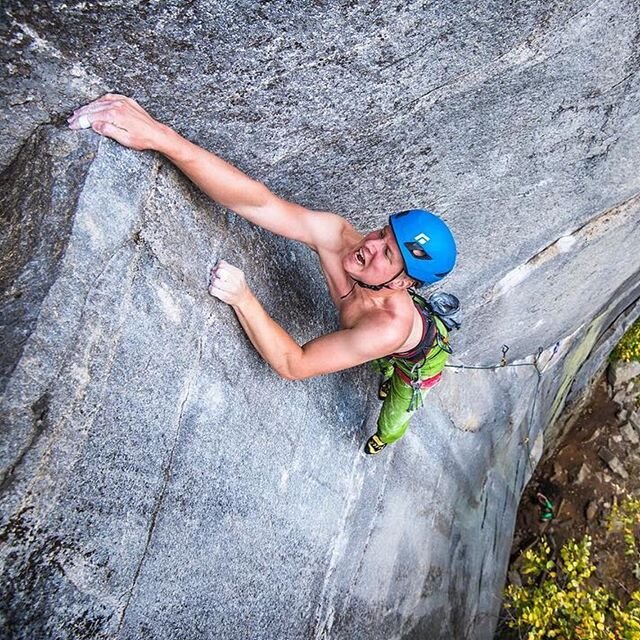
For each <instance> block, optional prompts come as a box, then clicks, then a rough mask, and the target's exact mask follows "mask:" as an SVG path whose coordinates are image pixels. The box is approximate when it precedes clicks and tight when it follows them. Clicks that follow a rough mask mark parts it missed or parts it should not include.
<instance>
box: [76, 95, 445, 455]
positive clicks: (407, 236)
mask: <svg viewBox="0 0 640 640" xmlns="http://www.w3.org/2000/svg"><path fill="white" fill-rule="evenodd" d="M68 122H69V126H70V128H71V129H74V130H77V129H84V128H89V127H91V128H92V129H93V131H95V132H96V133H98V134H100V135H103V136H108V137H110V138H113V139H114V140H116V141H117V142H119V143H120V144H122V145H124V146H126V147H129V148H131V149H136V150H145V149H146V150H153V151H157V152H159V153H161V154H162V155H164V156H165V157H166V158H168V159H169V160H170V161H171V162H172V163H173V164H174V165H175V166H176V167H177V168H178V169H180V170H181V171H182V172H183V173H184V174H185V175H186V176H187V177H188V178H190V179H191V180H192V181H193V182H194V183H195V184H196V185H197V186H198V187H199V188H200V189H201V190H202V191H204V193H206V194H207V195H208V196H209V197H211V198H212V199H213V200H214V201H215V202H217V203H218V204H220V205H221V206H223V207H226V208H228V209H230V210H232V211H234V212H235V213H237V214H238V215H240V216H242V217H243V218H245V219H247V220H249V221H250V222H252V223H254V224H257V225H259V226H261V227H263V228H264V229H266V230H268V231H271V232H272V233H276V234H279V235H281V236H284V237H286V238H290V239H292V240H298V241H300V242H303V243H304V244H306V245H307V246H309V247H310V248H311V249H312V250H313V251H315V252H316V253H317V254H318V258H319V261H320V266H321V268H322V271H323V273H324V276H325V278H326V281H327V286H328V289H329V295H330V296H331V298H332V300H333V302H334V303H335V305H336V307H337V308H338V312H339V315H340V326H341V329H340V330H339V331H336V332H333V333H329V334H327V335H323V336H320V337H318V338H315V339H314V340H311V341H310V342H307V343H306V344H305V345H303V346H300V345H298V344H297V343H296V342H295V341H294V340H293V338H291V336H290V335H289V334H288V333H287V332H286V331H285V330H284V329H283V328H282V327H281V326H280V325H279V324H278V323H276V322H275V321H274V320H273V319H272V318H271V317H270V316H269V315H268V313H267V312H266V311H265V309H264V308H263V307H262V305H261V304H260V302H258V300H257V299H256V297H255V296H254V295H253V293H252V291H251V290H250V289H249V287H248V286H247V283H246V280H245V277H244V274H243V272H242V271H241V270H240V269H238V268H236V267H234V266H232V265H231V264H229V263H227V262H225V261H224V260H220V261H219V263H218V264H217V265H216V266H215V267H214V268H213V269H212V271H211V274H210V275H211V280H210V285H209V293H210V294H211V295H212V296H214V297H216V298H219V299H220V300H222V301H223V302H226V303H227V304H229V305H231V307H232V308H233V310H234V311H235V313H236V315H237V317H238V320H239V321H240V324H241V325H242V327H243V329H244V330H245V332H246V334H247V336H248V337H249V339H250V340H251V342H252V343H253V345H254V347H255V348H256V350H257V351H258V352H259V353H260V355H261V356H262V357H263V358H264V359H265V360H266V361H267V362H268V363H269V365H271V367H273V369H275V371H276V372H277V373H278V374H279V375H281V376H282V377H284V378H286V379H289V380H301V379H304V378H309V377H311V376H317V375H322V374H326V373H331V372H335V371H340V370H342V369H347V368H349V367H354V366H357V365H360V364H363V363H365V362H369V361H375V363H374V364H375V367H376V369H377V370H378V371H379V372H380V373H382V375H383V383H382V384H381V388H380V391H379V396H380V397H381V398H382V399H384V403H383V406H382V409H381V411H380V416H379V418H378V425H377V431H376V433H375V434H373V435H372V436H371V437H370V438H369V439H368V441H367V442H366V444H365V449H364V450H365V452H366V453H368V454H374V453H378V452H380V451H382V449H383V448H384V447H386V446H387V445H388V444H390V443H392V442H395V441H396V440H398V439H399V438H401V437H402V436H403V435H404V433H405V431H406V430H407V427H408V424H409V419H410V417H411V415H412V414H413V413H414V412H415V410H416V409H417V408H418V407H419V406H420V405H421V403H422V399H423V396H424V394H425V393H426V391H427V390H428V389H429V388H430V387H432V386H433V385H434V384H435V383H436V382H438V381H439V379H440V375H441V371H442V369H443V368H444V365H445V362H446V359H447V357H448V353H449V351H450V349H449V348H448V344H447V329H446V327H445V326H444V324H443V323H442V322H441V321H440V320H439V319H438V317H437V316H435V315H433V314H432V313H431V312H430V311H429V310H428V309H427V308H426V306H425V305H424V304H423V303H421V302H420V300H422V299H421V298H419V297H418V296H412V295H410V293H409V289H410V288H413V287H416V286H421V285H423V284H433V283H434V282H437V281H438V280H440V279H441V278H443V277H444V276H445V275H446V274H447V273H449V272H450V271H451V269H452V268H453V265H454V263H455V258H456V248H455V243H454V240H453V236H452V235H451V232H450V231H449V228H448V227H447V225H446V224H445V223H444V222H443V221H442V220H441V219H440V218H439V217H437V216H435V215H434V214H432V213H429V212H427V211H424V210H421V209H418V210H411V211H405V212H401V213H396V214H394V215H392V216H390V218H389V224H386V225H384V226H383V227H382V228H381V229H378V230H376V231H372V232H371V233H369V234H367V235H365V236H362V235H361V234H360V233H359V232H358V231H356V229H355V228H354V227H353V226H352V225H351V224H349V222H347V221H346V220H345V219H344V218H342V217H341V216H339V215H336V214H334V213H328V212H325V211H312V210H310V209H306V208H304V207H302V206H299V205H296V204H293V203H290V202H287V201H286V200H283V199H281V198H279V197H278V196H276V195H274V194H273V193H272V192H271V191H269V189H268V188H267V187H266V186H264V185H263V184H261V183H260V182H257V181H255V180H253V179H251V178H249V177H248V176H247V175H246V174H244V173H242V172H241V171H240V170H238V169H236V168H235V167H233V166H232V165H230V164H228V163H227V162H225V161H224V160H222V159H221V158H219V157H218V156H216V155H214V154H213V153H210V152H208V151H205V150H204V149H202V148H200V147H198V146H196V145H195V144H193V143H191V142H189V141H187V140H186V139H185V138H183V137H182V136H180V135H179V134H178V133H176V132H175V131H173V130H172V129H170V128H169V127H167V126H166V125H163V124H161V123H160V122H158V121H156V120H154V119H153V118H152V117H151V116H150V115H149V114H148V113H147V112H146V111H145V110H144V109H143V108H142V107H140V105H138V103H137V102H135V101H134V100H132V99H130V98H127V97H125V96H121V95H117V94H107V95H105V96H103V97H102V98H100V99H98V100H95V101H94V102H91V103H90V104H87V105H85V106H83V107H81V108H79V109H77V110H76V111H74V113H73V115H72V116H71V117H70V118H69V120H68ZM390 354H391V355H390Z"/></svg>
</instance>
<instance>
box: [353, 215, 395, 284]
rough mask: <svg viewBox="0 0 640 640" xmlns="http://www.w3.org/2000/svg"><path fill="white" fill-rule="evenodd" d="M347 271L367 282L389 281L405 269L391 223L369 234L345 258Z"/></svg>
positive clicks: (355, 277)
mask: <svg viewBox="0 0 640 640" xmlns="http://www.w3.org/2000/svg"><path fill="white" fill-rule="evenodd" d="M343 266H344V268H345V271H346V272H347V273H348V274H349V275H350V276H353V278H354V279H356V280H360V281H361V282H364V283H365V284H372V285H377V284H380V283H382V282H387V281H388V280H390V279H391V278H393V277H394V276H396V275H398V274H399V273H400V272H401V271H402V270H403V269H404V262H403V260H402V254H401V253H400V248H399V247H398V243H397V242H396V239H395V237H394V235H393V232H392V231H391V228H390V227H389V225H385V226H384V227H382V229H377V230H376V231H372V232H371V233H369V234H367V235H366V236H365V237H364V238H363V239H362V240H361V241H360V242H359V243H358V245H356V247H355V248H354V249H352V250H351V251H350V252H349V253H348V254H347V255H346V256H345V258H344V260H343Z"/></svg>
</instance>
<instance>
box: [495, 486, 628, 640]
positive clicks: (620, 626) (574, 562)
mask: <svg viewBox="0 0 640 640" xmlns="http://www.w3.org/2000/svg"><path fill="white" fill-rule="evenodd" d="M638 525H640V500H639V499H637V498H626V499H625V500H623V501H622V502H621V503H620V504H616V505H614V508H613V509H612V512H611V515H610V516H609V518H608V527H607V528H608V531H609V533H615V534H622V536H623V539H624V542H625V547H626V551H625V554H626V556H627V557H628V558H629V560H631V561H632V562H634V563H635V567H634V569H635V570H634V573H635V571H636V570H637V568H638V560H639V559H640V552H639V548H638V537H637V534H638ZM591 546H592V540H591V537H590V536H585V537H584V538H582V540H580V541H576V540H569V541H568V542H567V543H565V544H564V545H563V547H562V548H561V549H560V554H559V558H553V557H552V554H551V548H550V546H549V543H548V542H547V541H546V540H542V541H541V542H540V543H539V544H538V545H537V547H536V548H533V549H528V550H527V551H525V552H524V553H523V555H522V567H521V570H520V572H521V574H522V575H523V584H522V586H518V585H514V584H512V585H509V586H508V587H507V589H506V590H505V608H506V611H507V613H508V615H509V617H510V619H509V621H508V622H507V624H508V626H509V627H511V628H512V629H517V630H518V632H519V637H521V638H523V639H526V640H546V639H547V638H556V639H562V640H640V590H638V589H636V590H635V591H633V592H631V594H630V597H629V601H628V602H627V604H626V605H623V604H622V603H621V602H620V601H619V600H618V599H617V598H616V596H615V595H614V594H613V593H612V592H610V591H609V590H608V589H607V588H606V587H605V586H602V585H599V586H598V585H595V584H594V576H593V573H594V571H595V569H596V568H595V565H594V564H593V563H592V561H591ZM636 575H637V574H636Z"/></svg>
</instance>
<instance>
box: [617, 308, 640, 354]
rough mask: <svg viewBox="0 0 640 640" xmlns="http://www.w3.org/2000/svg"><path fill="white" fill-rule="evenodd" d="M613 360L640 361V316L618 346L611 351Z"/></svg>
mask: <svg viewBox="0 0 640 640" xmlns="http://www.w3.org/2000/svg"><path fill="white" fill-rule="evenodd" d="M610 357H611V361H612V362H617V361H618V360H622V361H623V362H630V361H631V360H638V361H640V318H638V319H637V320H636V321H635V322H634V323H633V324H632V325H631V327H629V329H628V330H627V332H626V333H625V334H624V335H623V336H622V339H621V340H620V342H618V344H617V346H616V348H615V349H614V350H613V351H612V352H611V356H610Z"/></svg>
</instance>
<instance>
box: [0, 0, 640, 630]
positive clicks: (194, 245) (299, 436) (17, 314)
mask: <svg viewBox="0 0 640 640" xmlns="http://www.w3.org/2000/svg"><path fill="white" fill-rule="evenodd" d="M4 17H5V19H4V20H3V21H2V23H0V31H1V32H2V35H3V40H4V42H5V43H6V44H5V45H4V48H3V49H2V63H3V66H2V82H3V87H5V92H4V93H3V96H1V97H0V100H1V102H0V118H1V120H0V122H2V127H1V132H0V149H1V150H2V166H3V167H4V173H3V174H2V177H1V182H2V188H1V189H0V199H1V201H2V208H1V212H2V236H1V239H0V240H1V242H2V253H1V255H0V282H1V286H2V297H1V299H0V313H1V320H0V336H1V340H2V349H1V353H0V391H2V399H1V406H0V421H1V424H0V427H1V433H2V438H1V439H0V452H1V453H0V464H1V469H2V475H1V483H2V485H1V486H2V491H1V492H0V504H1V507H2V508H1V510H0V516H1V519H0V540H1V541H2V545H0V558H2V567H3V568H2V581H1V584H0V591H1V592H2V597H1V598H0V602H1V604H0V629H2V635H3V637H7V638H29V639H36V638H50V637H56V638H120V639H133V638H171V639H178V638H230V639H231V638H249V637H250V638H307V637H309V638H318V639H321V638H322V639H329V638H334V639H342V638H372V639H376V638H380V639H382V638H434V639H437V638H442V639H445V638H447V639H450V638H456V639H458V638H460V639H463V638H464V639H467V638H478V639H483V640H484V639H489V638H491V637H492V634H493V631H494V628H495V625H496V620H497V615H498V611H499V607H500V600H501V595H500V594H501V589H502V586H503V583H504V579H505V572H506V567H507V562H508V553H509V547H510V541H511V536H512V532H513V525H514V519H515V512H516V509H517V505H518V501H519V497H520V495H521V492H522V489H523V486H524V485H525V483H526V482H527V480H528V478H529V477H530V475H531V473H532V470H533V468H534V467H535V465H536V464H537V462H538V460H539V458H540V456H541V455H542V454H543V450H544V449H545V447H550V446H553V443H555V442H557V441H558V440H559V439H560V438H562V436H563V434H564V433H565V432H566V430H567V429H568V428H570V424H571V416H572V412H573V411H575V410H576V409H577V408H579V407H580V405H581V403H582V402H583V400H584V398H585V396H586V395H587V394H588V390H589V387H590V384H591V382H592V380H593V379H594V377H596V376H597V375H598V374H599V373H600V372H601V371H602V369H603V367H604V366H605V364H606V356H607V355H608V353H609V351H610V350H611V348H612V346H613V345H614V344H615V342H616V341H617V340H618V339H619V337H620V336H621V335H622V333H623V331H624V330H625V329H626V328H627V327H628V326H629V324H630V323H631V322H632V321H633V320H634V319H635V318H636V317H637V316H638V314H639V313H640V307H639V305H638V299H639V297H640V275H639V274H640V252H638V246H640V176H639V175H638V170H637V167H638V166H639V160H640V117H639V111H640V109H639V107H638V104H640V102H639V97H640V90H639V86H640V79H639V75H638V67H639V60H640V54H639V51H640V50H639V49H638V42H639V41H640V13H639V9H638V6H637V3H634V2H632V1H631V0H626V1H625V0H617V1H614V2H587V1H586V0H584V1H583V0H575V1H571V2H542V1H540V2H528V3H511V4H510V3H499V2H483V3H480V4H478V3H477V2H474V3H472V2H466V1H464V2H459V3H450V6H449V5H446V6H437V5H429V4H424V3H417V2H416V3H413V2H409V3H402V4H398V5H397V6H393V5H390V4H388V3H379V2H362V3H331V4H322V3H317V4H314V5H313V6H303V5H302V4H301V5H299V6H297V7H295V6H292V5H291V3H278V2H264V3H235V4H225V3H214V2H193V3H181V2H166V3H146V2H139V3H121V2H118V1H115V2H110V3H108V4H103V5H101V6H99V7H94V6H92V3H84V2H82V3H81V2H67V3H64V4H59V3H38V4H37V5H34V4H33V3H21V2H9V3H5V8H4ZM107 90H117V91H120V92H124V93H128V94H130V95H133V96H134V97H136V98H137V99H139V100H140V101H141V103H142V104H143V105H144V106H145V107H147V108H148V109H149V110H150V111H151V112H152V113H153V114H154V115H156V116H157V117H159V118H160V119H162V120H164V121H165V122H167V123H168V124H170V125H172V126H174V127H175V128H177V129H178V130H179V131H180V132H182V133H183V134H185V135H187V136H188V137H189V138H190V139H192V140H194V141H196V142H198V143H199V144H202V145H203V146H205V147H208V148H210V149H212V150H214V151H216V152H217V153H219V154H220V155H222V156H223V157H225V158H227V159H229V160H230V161H232V162H234V163H235V164H237V165H238V166H239V167H240V168H242V169H243V170H245V171H247V172H248V173H250V174H251V175H253V176H255V177H257V178H259V179H260V180H263V181H264V182H265V183H267V184H268V185H269V187H270V188H272V189H273V190H274V191H276V192H277V193H279V194H280V195H282V196H283V197H286V198H289V199H291V200H294V201H297V202H300V203H301V204H304V205H306V206H310V207H313V208H318V209H328V210H333V211H336V212H338V213H341V214H343V215H345V216H346V217H348V218H349V219H350V220H352V221H353V222H354V223H355V224H356V225H357V226H358V227H360V228H362V229H367V228H370V227H375V226H379V225H380V224H381V223H382V222H383V221H384V219H385V216H386V215H387V214H388V212H390V211H393V210H398V209H401V208H407V207H410V206H416V205H422V206H427V207H431V208H433V209H435V210H437V211H438V212H440V213H441V214H442V215H443V216H444V218H445V219H446V220H447V221H448V222H449V223H450V224H451V225H452V227H453V228H454V230H455V232H456V237H457V240H458V245H459V250H460V259H459V263H458V266H457V268H456V270H455V271H454V272H453V274H452V275H451V276H450V278H448V279H447V281H445V283H443V287H444V289H446V290H448V291H452V292H454V293H457V294H458V295H459V297H460V298H461V299H462V301H463V304H464V307H465V324H464V327H463V329H462V330H461V331H460V332H458V333H457V334H456V335H455V348H456V352H455V358H454V359H453V360H452V364H453V365H462V364H466V365H475V366H477V365H489V366H492V365H499V363H500V358H501V356H502V353H501V349H502V345H505V344H506V345H508V346H509V351H508V352H507V360H508V361H509V364H515V365H518V366H508V367H497V368H489V369H473V368H471V369H467V368H455V367H451V368H450V369H448V371H447V375H446V376H445V378H444V379H443V381H442V383H441V384H440V385H439V386H438V387H436V388H435V389H434V390H433V391H432V392H431V394H430V396H429V402H428V406H427V407H426V408H425V409H424V410H423V411H422V412H421V413H419V414H418V415H417V416H416V419H415V420H414V422H413V425H412V428H411V431H410V432H409V434H408V435H407V436H406V437H405V438H404V439H403V440H402V441H401V442H399V443H398V444H396V445H394V446H393V447H390V448H388V449H387V450H385V452H384V453H383V454H382V455H381V456H379V457H377V458H375V459H373V460H369V459H365V458H364V457H363V456H362V454H361V453H360V449H361V445H362V442H363V441H364V439H365V438H366V437H367V436H368V434H369V433H371V432H372V431H373V429H374V428H375V419H376V414H377V409H378V404H377V401H376V400H375V399H374V393H373V392H374V389H375V384H376V381H375V378H374V376H373V374H372V373H371V372H369V371H368V370H367V369H366V368H364V367H362V368H358V369H355V370H351V371H347V372H344V373H340V374H335V375H331V376H325V377H323V378H319V379H315V380H308V381H303V382H295V383H291V382H286V381H283V380H280V379H279V378H278V377H277V376H276V375H275V374H274V373H273V372H272V371H271V370H270V369H269V368H268V367H267V366H266V365H265V364H264V363H263V362H262V361H261V359H260V357H259V356H258V355H257V354H256V353H255V352H254V350H253V349H252V347H251V345H250V343H249V342H248V341H247V339H246V338H245V336H244V334H243V332H242V330H241V328H240V327H239V325H238V324H237V322H236V320H235V317H234V315H233V313H232V312H231V311H230V309H228V308H227V307H226V306H225V305H224V304H222V303H220V302H218V301H216V300H214V299H212V298H211V297H209V296H208V294H207V291H206V286H207V277H208V269H209V267H210V266H211V265H212V264H213V263H214V262H215V261H216V260H217V259H219V258H221V257H222V258H225V259H226V260H228V261H229V262H231V263H234V264H236V265H238V266H239V267H241V268H242V269H244V271H245V273H246V275H247V279H248V281H249V283H250V285H251V286H252V288H253V289H254V291H255V292H256V294H257V295H258V297H259V298H260V299H261V301H262V302H263V303H264V305H265V307H266V308H267V309H268V310H269V312H270V313H271V314H272V315H273V317H274V318H275V319H276V320H277V321H278V322H280V323H281V324H282V325H283V326H284V327H285V328H286V329H287V330H288V331H289V332H290V333H291V334H292V335H293V336H294V338H295V339H296V340H298V341H300V342H304V341H306V340H308V339H311V338H313V337H315V336H317V335H319V334H321V333H324V332H328V331H331V330H333V329H335V328H336V326H337V318H336V315H335V311H334V310H333V309H332V306H331V303H330V301H329V298H328V296H327V293H326V290H325V287H324V284H323V282H322V280H321V275H320V271H319V268H318V265H317V263H316V261H315V259H314V256H313V254H312V253H311V252H309V251H307V250H306V249H305V248H303V247H298V246H295V245H293V244H292V243H289V242H287V241H285V240H283V239H281V238H277V237H273V236H270V235H269V234H267V233H264V232H262V231H260V230H259V229H256V228H253V227H251V226H250V225H249V224H247V223H245V222H244V221H242V220H240V219H238V218H237V217H235V216H233V214H230V213H229V212H226V211H224V210H222V209H220V208H219V207H217V206H216V205H214V204H212V203H210V202H208V201H207V199H206V198H205V197H204V196H202V195H201V194H200V193H198V192H197V191H196V190H195V189H194V188H193V187H192V186H190V185H189V184H188V182H187V181H186V180H185V179H184V178H183V177H182V176H180V175H179V174H178V173H177V172H176V171H175V169H173V168H172V167H171V166H170V165H169V164H168V163H167V162H166V161H164V160H163V159H161V158H159V157H157V156H155V155H154V154H150V153H135V152H131V151H128V150H125V149H122V148H120V147H118V146H117V145H116V144H115V143H113V142H111V141H108V140H102V139H98V137H97V136H96V135H95V134H93V133H92V132H90V131H84V132H80V133H72V132H69V131H66V130H65V128H64V116H66V115H68V114H69V112H70V111H71V110H72V109H73V108H75V107H76V106H78V105H79V104H82V103H83V102H84V101H86V100H88V99H92V98H95V97H98V96H99V95H101V94H102V93H103V92H106V91H107Z"/></svg>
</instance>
